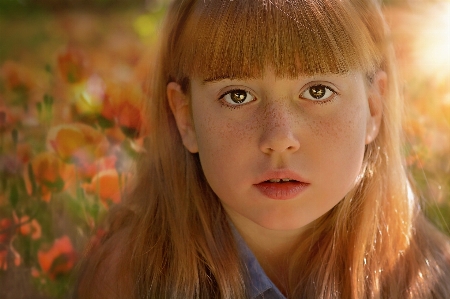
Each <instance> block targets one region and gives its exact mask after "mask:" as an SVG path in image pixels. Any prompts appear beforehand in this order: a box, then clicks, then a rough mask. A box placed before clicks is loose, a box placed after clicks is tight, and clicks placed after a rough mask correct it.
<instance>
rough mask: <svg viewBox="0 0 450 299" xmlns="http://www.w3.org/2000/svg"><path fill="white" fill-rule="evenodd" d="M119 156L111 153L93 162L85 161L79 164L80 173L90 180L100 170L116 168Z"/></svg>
mask: <svg viewBox="0 0 450 299" xmlns="http://www.w3.org/2000/svg"><path fill="white" fill-rule="evenodd" d="M116 162H117V157H116V156H114V155H109V156H105V157H102V158H100V159H97V160H95V161H93V162H92V163H83V164H80V165H79V168H78V171H79V172H78V173H79V175H80V177H82V178H83V179H87V180H90V179H92V177H93V176H95V175H96V174H97V173H98V172H99V171H104V170H108V169H115V167H116Z"/></svg>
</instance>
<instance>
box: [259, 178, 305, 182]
mask: <svg viewBox="0 0 450 299" xmlns="http://www.w3.org/2000/svg"><path fill="white" fill-rule="evenodd" d="M264 182H265V183H289V182H292V183H295V182H297V183H299V181H297V180H293V179H288V178H285V179H270V180H267V181H264Z"/></svg>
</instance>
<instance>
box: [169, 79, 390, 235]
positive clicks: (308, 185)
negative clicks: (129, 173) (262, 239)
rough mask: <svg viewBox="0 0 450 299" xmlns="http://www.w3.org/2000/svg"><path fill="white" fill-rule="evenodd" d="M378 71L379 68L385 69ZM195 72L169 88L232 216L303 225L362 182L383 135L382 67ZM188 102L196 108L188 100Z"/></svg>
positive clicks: (183, 129)
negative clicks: (366, 70)
mask: <svg viewBox="0 0 450 299" xmlns="http://www.w3.org/2000/svg"><path fill="white" fill-rule="evenodd" d="M380 73H381V72H380ZM366 81H367V80H366V79H365V76H364V75H363V74H361V73H359V72H352V73H349V74H345V75H319V76H315V77H306V76H301V77H298V78H296V79H281V78H277V77H275V75H274V73H273V72H271V71H267V72H266V73H265V75H264V76H263V77H262V78H254V79H242V80H230V79H223V80H222V79H220V80H205V79H204V78H193V79H192V80H191V85H190V86H191V92H190V96H189V99H188V97H187V96H184V95H183V94H182V93H181V91H180V89H179V86H177V85H176V84H175V83H170V84H169V85H168V97H169V102H170V104H171V107H172V110H173V112H174V115H175V118H176V120H177V125H178V127H179V129H180V133H181V136H182V139H183V143H184V144H185V146H186V147H187V149H188V150H190V151H191V152H193V153H194V152H198V153H199V156H200V161H201V165H202V168H203V171H204V174H205V176H206V178H207V180H208V183H209V184H210V186H211V188H212V189H213V190H214V192H215V193H216V194H217V196H218V197H219V199H220V200H221V202H222V205H223V207H224V209H225V210H226V211H227V213H228V215H229V216H230V218H231V219H232V220H233V221H234V222H235V223H237V222H240V223H246V222H248V221H251V222H253V223H255V224H257V225H259V226H262V227H264V228H267V229H274V230H292V229H299V228H302V227H303V226H305V225H307V224H308V223H310V222H312V221H313V220H315V219H317V218H319V217H320V216H322V215H323V214H325V213H326V212H327V211H329V210H330V209H331V208H332V207H333V206H335V205H336V204H337V203H338V202H339V201H340V200H342V198H343V197H344V196H345V195H346V194H347V192H349V191H350V189H351V188H352V187H353V186H354V185H355V181H356V179H357V176H358V175H359V174H360V171H361V165H362V161H363V156H364V148H365V145H366V144H368V143H370V142H371V141H372V140H373V139H374V138H375V137H376V135H377V133H378V128H379V125H380V119H381V113H382V111H381V110H382V109H381V96H380V92H379V91H380V90H381V89H382V87H383V84H384V76H380V75H377V76H376V79H375V80H374V83H372V84H370V86H369V84H368V83H367V82H366ZM188 101H190V105H191V107H189V104H188Z"/></svg>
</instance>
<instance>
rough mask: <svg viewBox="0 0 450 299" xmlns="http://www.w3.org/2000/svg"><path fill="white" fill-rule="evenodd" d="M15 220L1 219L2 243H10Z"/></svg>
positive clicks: (0, 239)
mask: <svg viewBox="0 0 450 299" xmlns="http://www.w3.org/2000/svg"><path fill="white" fill-rule="evenodd" d="M12 225H13V222H12V220H11V219H9V218H3V219H0V245H1V244H8V243H9V240H10V238H11V229H10V228H11V226H12ZM0 248H1V247H0Z"/></svg>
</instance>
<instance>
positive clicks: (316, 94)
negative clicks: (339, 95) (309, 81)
mask: <svg viewBox="0 0 450 299" xmlns="http://www.w3.org/2000/svg"><path fill="white" fill-rule="evenodd" d="M333 94H335V92H334V90H332V89H331V88H329V87H328V86H325V85H322V84H317V85H313V86H310V87H309V88H307V89H306V90H305V91H304V92H303V93H302V97H303V98H305V99H308V100H312V101H324V100H326V99H328V98H329V97H330V96H332V95H333Z"/></svg>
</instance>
